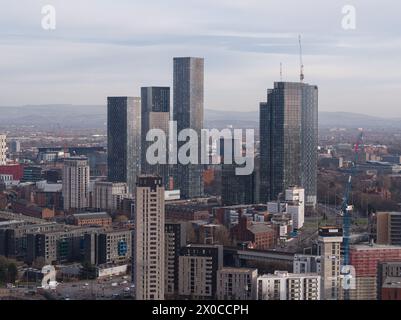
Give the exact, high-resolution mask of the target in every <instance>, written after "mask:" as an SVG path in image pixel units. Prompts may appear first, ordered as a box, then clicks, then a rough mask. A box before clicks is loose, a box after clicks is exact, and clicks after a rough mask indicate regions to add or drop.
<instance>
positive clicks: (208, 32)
mask: <svg viewBox="0 0 401 320" xmlns="http://www.w3.org/2000/svg"><path fill="white" fill-rule="evenodd" d="M46 4H51V5H54V7H55V8H56V14H57V15H56V19H57V20H56V22H57V25H56V30H54V31H46V30H44V29H43V28H42V26H41V20H42V14H41V9H42V6H43V5H46ZM346 4H351V5H353V6H354V7H355V8H356V29H355V30H345V29H343V28H342V24H341V22H342V19H343V14H342V12H341V11H342V7H343V6H344V5H346ZM0 7H1V8H2V9H1V11H0V57H1V59H0V105H1V106H11V105H25V104H53V103H54V104H64V103H66V104H105V101H106V97H107V96H111V95H130V96H136V95H139V93H140V89H139V88H140V87H141V86H150V85H169V86H171V85H172V64H173V63H172V62H173V60H172V59H173V57H174V56H200V57H204V58H205V107H206V108H210V109H221V110H238V111H246V110H258V106H259V102H260V101H263V100H265V99H266V89H267V88H269V87H272V85H273V82H274V81H278V80H279V79H280V62H282V63H283V80H285V81H297V80H298V78H299V55H298V54H299V50H298V34H299V33H300V34H302V37H303V52H304V64H305V81H306V82H308V83H311V84H316V85H318V86H319V90H320V91H319V99H320V103H319V107H320V110H323V111H351V112H359V113H366V114H372V115H380V116H391V117H401V2H400V1H397V0H381V1H378V0H344V1H340V0H329V1H327V0H326V1H322V0H302V1H301V0H280V1H269V0H147V1H138V0H113V1H112V0H80V1H78V0H68V1H67V0H58V1H57V0H46V1H40V0H17V1H16V0H0ZM0 116H1V115H0Z"/></svg>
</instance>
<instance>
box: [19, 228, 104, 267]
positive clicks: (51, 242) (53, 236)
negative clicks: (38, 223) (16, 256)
mask: <svg viewBox="0 0 401 320" xmlns="http://www.w3.org/2000/svg"><path fill="white" fill-rule="evenodd" d="M99 230H100V229H99V228H89V227H84V228H77V229H70V228H69V229H66V230H62V231H45V232H32V233H28V234H27V236H26V246H27V249H26V252H27V254H26V262H28V263H33V262H35V260H36V259H38V258H40V259H42V260H43V261H44V263H45V264H55V263H66V262H77V261H82V260H83V259H84V257H85V246H84V245H83V244H84V240H85V235H86V234H91V233H96V232H98V231H99Z"/></svg>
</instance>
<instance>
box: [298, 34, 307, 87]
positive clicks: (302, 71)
mask: <svg viewBox="0 0 401 320" xmlns="http://www.w3.org/2000/svg"><path fill="white" fill-rule="evenodd" d="M298 42H299V65H300V73H299V80H300V81H301V82H303V81H304V79H305V75H304V63H303V59H302V41H301V35H299V36H298Z"/></svg>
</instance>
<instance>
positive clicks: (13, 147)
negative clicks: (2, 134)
mask: <svg viewBox="0 0 401 320" xmlns="http://www.w3.org/2000/svg"><path fill="white" fill-rule="evenodd" d="M10 152H11V153H19V152H21V143H20V142H19V141H18V140H13V141H11V142H10Z"/></svg>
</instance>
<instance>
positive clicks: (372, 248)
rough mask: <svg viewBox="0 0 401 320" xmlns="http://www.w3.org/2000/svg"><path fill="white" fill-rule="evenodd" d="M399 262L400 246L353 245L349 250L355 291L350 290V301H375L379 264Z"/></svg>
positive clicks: (400, 257) (400, 255)
mask: <svg viewBox="0 0 401 320" xmlns="http://www.w3.org/2000/svg"><path fill="white" fill-rule="evenodd" d="M389 261H401V246H386V245H355V246H351V250H350V265H352V266H354V268H355V272H356V289H353V290H350V298H351V299H352V300H376V299H377V292H378V290H380V289H381V288H378V277H377V274H378V266H379V263H381V262H389Z"/></svg>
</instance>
